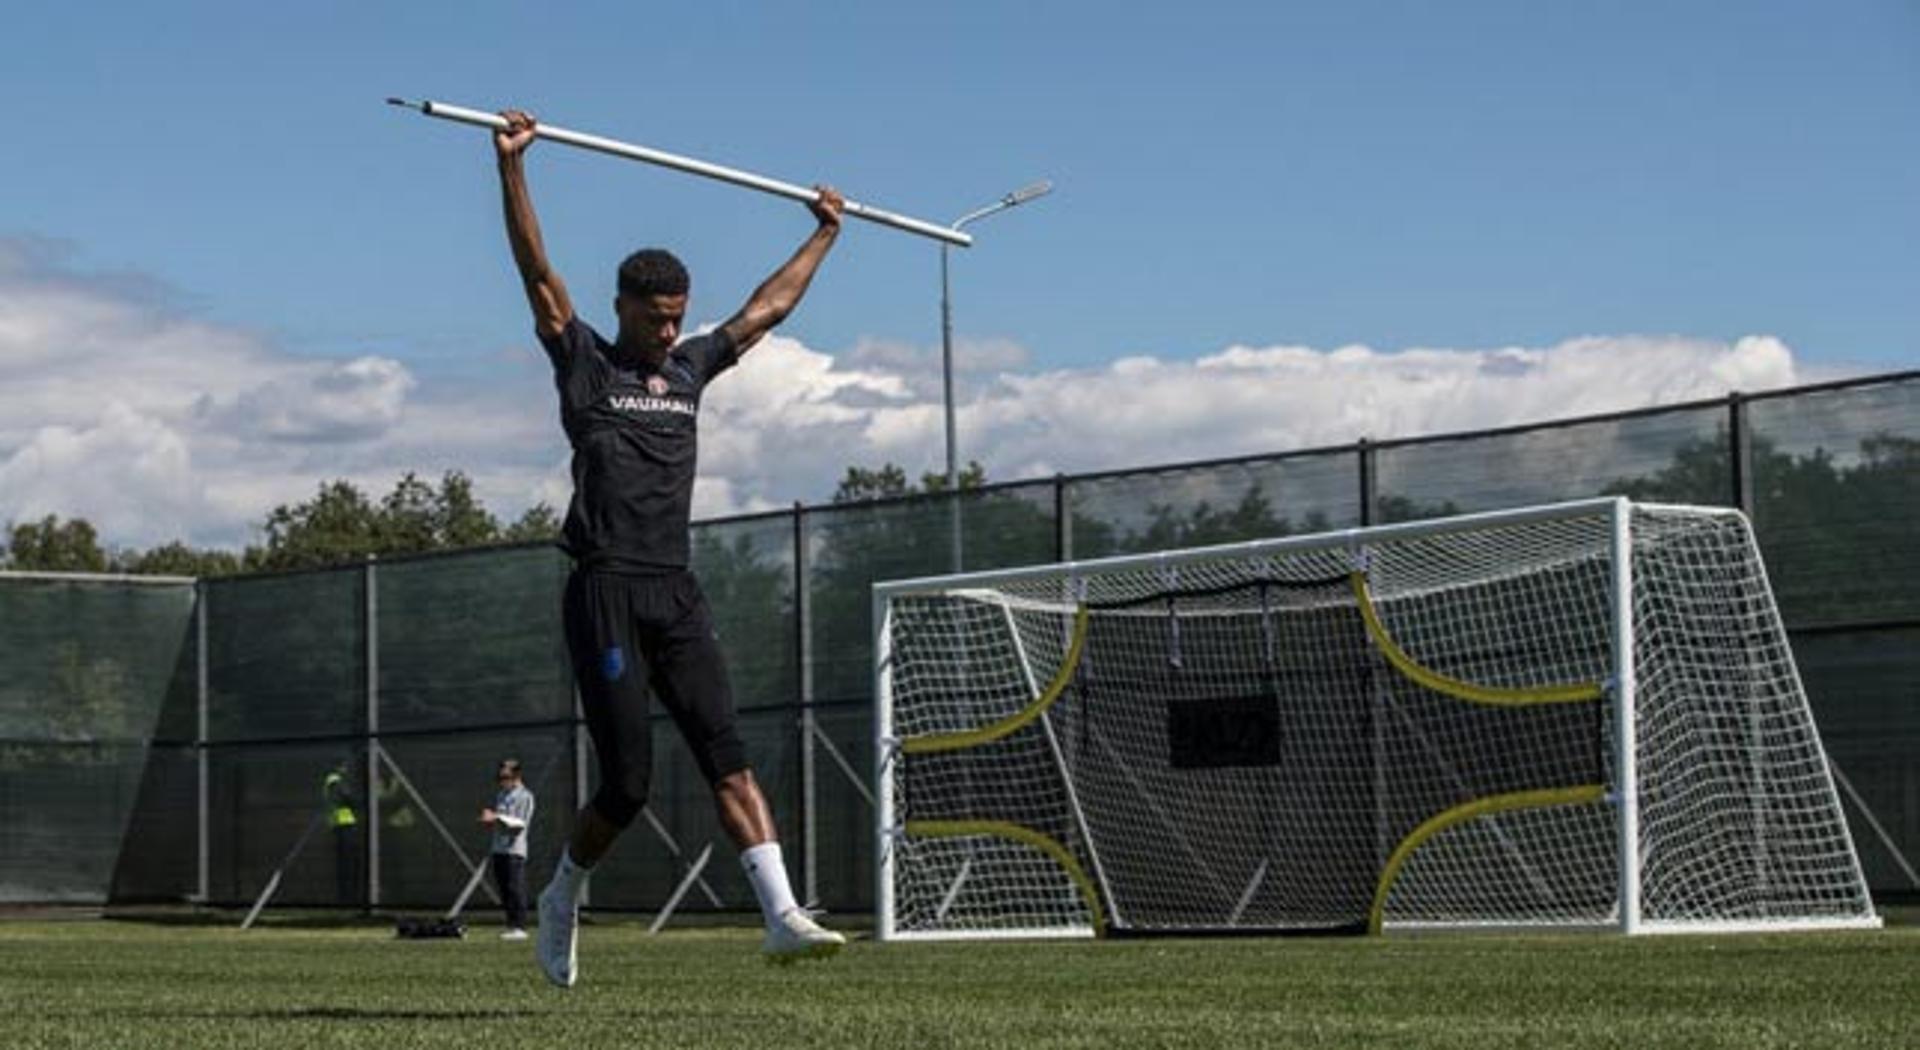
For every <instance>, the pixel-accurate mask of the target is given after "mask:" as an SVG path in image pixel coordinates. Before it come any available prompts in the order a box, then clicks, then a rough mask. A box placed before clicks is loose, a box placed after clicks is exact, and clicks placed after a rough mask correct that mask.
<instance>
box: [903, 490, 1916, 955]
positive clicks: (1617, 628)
mask: <svg viewBox="0 0 1920 1050" xmlns="http://www.w3.org/2000/svg"><path fill="white" fill-rule="evenodd" d="M1635 508H1640V509H1643V510H1647V511H1656V512H1658V511H1669V512H1684V513H1687V514H1697V515H1726V516H1731V517H1734V518H1738V519H1740V522H1741V525H1742V527H1743V528H1745V529H1746V530H1747V534H1748V536H1749V538H1750V537H1751V528H1750V526H1749V525H1747V523H1746V521H1745V516H1744V515H1743V514H1742V513H1741V512H1740V511H1738V510H1734V509H1729V508H1721V507H1691V506H1676V505H1664V504H1657V503H1636V502H1633V501H1630V500H1628V499H1626V498H1624V497H1606V498H1599V499H1585V500H1576V501H1570V502H1565V503H1556V504H1551V505H1543V506H1535V507H1526V508H1520V509H1513V510H1500V511H1490V512H1484V513H1476V514H1465V515H1458V516H1453V517H1447V518H1436V519H1429V520H1422V521H1414V522H1405V523H1397V524H1390V525H1376V526H1365V527H1356V528H1348V529H1341V530H1337V531H1331V532H1324V533H1317V534H1313V535H1301V536H1287V537H1282V538H1276V539H1264V540H1254V541H1248V542H1242V543H1232V544H1221V545H1217V546H1209V547H1196V548H1189V549H1182V550H1169V551H1160V552H1154V553H1148V554H1136V555H1125V556H1119V557H1111V558H1101V559H1092V560H1085V561H1067V562H1060V563H1054V564H1047V565H1038V566H1027V567H1021V568H1013V569H1002V570H993V571H985V572H972V573H957V574H950V575H941V576H929V577H918V578H912V579H902V580H894V581H887V582H881V583H876V584H874V586H873V593H872V612H873V621H872V622H873V631H874V635H873V644H874V648H873V652H874V689H875V698H876V705H875V741H874V788H875V792H874V795H875V800H876V807H875V808H876V813H877V820H876V835H875V859H876V863H875V874H876V882H875V895H874V906H875V920H876V921H875V936H876V939H878V940H882V941H895V940H899V941H906V940H965V939H1006V938H1053V937H1092V936H1096V935H1099V934H1100V933H1102V932H1103V931H1102V930H1098V929H1095V928H1094V927H1092V926H1088V925H1084V924H1080V925H1071V926H1046V927H1024V928H1021V927H1009V928H999V927H996V928H993V929H985V930H982V929H967V930H960V929H955V930H938V931H926V930H910V929H903V928H901V927H900V926H899V925H898V924H897V922H896V918H897V913H896V907H895V904H896V902H895V885H896V862H897V859H898V858H897V854H898V852H899V851H898V850H897V849H896V846H897V844H898V843H899V842H900V841H901V840H902V838H903V837H904V835H905V829H904V827H903V826H901V825H900V824H899V820H898V816H897V814H896V803H895V789H894V776H893V771H894V764H895V763H896V762H898V761H900V760H901V756H902V750H901V743H902V742H901V740H900V739H899V738H898V737H896V735H895V728H894V688H893V676H894V667H893V659H892V657H893V650H892V627H893V602H894V601H895V600H896V599H899V598H902V597H907V596H914V595H928V594H934V593H949V592H953V591H955V590H958V589H962V588H989V587H996V586H1001V585H1006V584H1011V583H1016V582H1025V581H1035V580H1045V579H1059V580H1063V581H1071V580H1074V579H1076V578H1079V577H1082V576H1086V575H1091V574H1095V573H1103V572H1113V571H1138V570H1173V569H1176V568H1178V567H1180V566H1182V565H1186V564H1189V563H1195V562H1203V561H1205V562H1218V561H1220V560H1222V559H1228V558H1238V557H1252V556H1262V555H1275V554H1285V553H1297V552H1307V551H1346V552H1353V554H1354V556H1355V557H1356V558H1361V559H1363V558H1364V554H1363V553H1362V552H1363V549H1364V547H1365V546H1366V545H1367V544H1371V543H1377V542H1384V541H1388V540H1402V539H1412V538H1417V537H1423V536H1433V535H1437V534H1444V533H1458V532H1463V531H1467V530H1472V529H1476V528H1482V527H1489V526H1514V525H1523V524H1528V523H1533V522H1547V521H1557V520H1562V519H1568V518H1576V517H1579V518H1595V517H1597V516H1599V515H1603V514H1604V515H1606V516H1607V517H1608V518H1609V519H1610V522H1611V528H1612V536H1611V544H1610V554H1611V588H1610V589H1611V603H1612V607H1611V618H1612V623H1611V629H1612V631H1613V638H1614V639H1615V640H1616V644H1614V646H1613V653H1612V667H1611V678H1610V679H1609V680H1608V681H1607V682H1605V683H1604V689H1605V690H1606V695H1607V703H1608V709H1609V711H1610V718H1611V722H1612V725H1611V735H1612V742H1613V768H1612V769H1611V770H1610V773H1611V775H1612V777H1613V783H1612V785H1611V786H1610V787H1609V790H1608V792H1607V794H1606V797H1605V801H1606V802H1607V803H1609V804H1611V805H1612V806H1613V807H1614V809H1615V810H1616V812H1617V819H1616V821H1615V826H1616V829H1617V835H1616V836H1615V840H1616V841H1615V851H1616V854H1617V861H1618V872H1619V879H1618V890H1617V893H1618V896H1617V904H1616V907H1615V909H1614V914H1613V915H1612V916H1611V917H1610V921H1609V922H1608V923H1607V926H1606V927H1605V928H1612V929H1617V930H1618V931H1619V932H1621V933H1624V934H1655V933H1676V932H1705V933H1725V932H1748V931H1766V932H1776V931H1783V930H1804V929H1875V928H1879V927H1880V925H1881V920H1880V918H1879V916H1878V915H1877V914H1876V913H1874V912H1873V909H1872V905H1871V901H1870V898H1869V899H1868V901H1867V907H1866V912H1865V914H1860V915H1838V916H1802V917H1790V918H1782V919H1772V918H1769V919H1758V920H1752V919H1727V920H1715V919H1703V920H1696V919H1687V920H1681V921H1668V920H1658V919H1648V918H1646V917H1644V916H1643V915H1642V908H1641V887H1642V861H1643V859H1644V858H1643V855H1642V843H1641V841H1640V838H1641V824H1640V822H1641V812H1640V810H1641V797H1640V784H1639V773H1640V770H1639V765H1640V757H1639V755H1638V752H1637V739H1636V723H1637V718H1638V714H1637V709H1636V692H1637V688H1638V683H1637V682H1636V681H1635V674H1634V660H1635V652H1636V646H1635V644H1634V643H1635V637H1634V632H1635V624H1634V619H1635V615H1634V604H1633V592H1634V558H1633V557H1632V552H1633V539H1634V537H1633V511H1634V510H1635ZM1759 572H1760V579H1761V580H1762V581H1765V579H1766V576H1765V569H1764V565H1762V566H1760V569H1759ZM1770 592H1771V589H1770V586H1769V597H1768V605H1769V607H1770V608H1771V607H1772V599H1771V593H1770ZM1787 660H1788V664H1789V666H1790V667H1791V669H1792V674H1793V677H1794V679H1795V680H1796V681H1798V680H1799V670H1798V668H1797V666H1792V665H1791V653H1790V651H1789V653H1788V656H1787ZM1808 717H1809V719H1811V713H1810V712H1809V714H1808ZM1043 724H1044V723H1043ZM1809 725H1810V726H1811V723H1809ZM1050 732H1051V730H1049V733H1050ZM1816 739H1817V736H1816ZM1819 750H1820V754H1819V770H1820V771H1821V772H1822V773H1823V774H1824V777H1825V786H1826V790H1827V791H1828V792H1829V793H1832V795H1833V799H1834V810H1835V812H1836V813H1837V812H1838V811H1839V803H1838V795H1837V793H1836V792H1835V788H1834V777H1833V770H1832V766H1831V764H1830V762H1829V760H1828V759H1827V757H1826V753H1825V749H1824V747H1822V748H1820V749H1819ZM1068 787H1069V794H1070V793H1071V785H1070V784H1069V786H1068ZM1072 804H1073V809H1074V810H1075V811H1076V813H1077V812H1078V810H1079V804H1078V800H1077V799H1074V800H1072ZM1079 819H1081V820H1082V821H1083V822H1084V819H1085V818H1084V815H1081V816H1080V818H1079ZM1840 834H1841V835H1843V836H1844V841H1845V844H1846V847H1847V849H1848V851H1849V853H1850V855H1851V859H1852V865H1853V872H1854V875H1855V877H1856V878H1859V880H1860V882H1859V884H1860V886H1861V887H1862V889H1861V893H1862V894H1863V895H1864V894H1865V893H1866V891H1865V889H1864V887H1865V880H1864V878H1863V877H1861V869H1860V863H1859V856H1858V852H1857V850H1855V849H1854V845H1853V839H1852V833H1851V831H1850V830H1849V829H1847V828H1846V825H1845V821H1844V818H1842V819H1841V822H1840ZM1093 877H1094V878H1098V877H1099V876H1098V874H1097V873H1096V874H1095V875H1094V876H1093ZM1095 921H1096V923H1098V922H1099V919H1098V916H1097V915H1096V918H1095ZM1389 925H1390V926H1391V927H1392V928H1411V927H1414V926H1425V925H1428V924H1420V923H1407V924H1399V923H1390V924H1389ZM1552 926H1553V928H1565V925H1564V924H1562V923H1558V922H1555V923H1553V924H1552Z"/></svg>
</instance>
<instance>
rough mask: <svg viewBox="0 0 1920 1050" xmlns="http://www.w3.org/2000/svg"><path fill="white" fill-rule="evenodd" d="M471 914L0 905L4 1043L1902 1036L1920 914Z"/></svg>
mask: <svg viewBox="0 0 1920 1050" xmlns="http://www.w3.org/2000/svg"><path fill="white" fill-rule="evenodd" d="M497 932H498V931H497V930H495V929H491V928H488V927H484V926H483V927H476V928H475V929H474V931H473V933H472V934H470V935H469V939H468V940H465V941H426V942H413V941H408V942H402V941H396V940H394V939H393V937H392V935H391V932H390V931H389V930H387V929H383V928H372V927H358V928H346V929H331V930H328V929H294V928H287V927H269V928H261V929H255V930H253V931H250V932H247V933H242V932H240V931H239V930H237V929H234V928H232V927H230V926H227V927H208V926H177V925H176V926H167V925H149V924H141V923H132V922H75V921H67V922H27V921H22V922H10V923H0V1005H4V1006H5V1007H6V1021H5V1028H4V1033H5V1036H6V1039H5V1042H6V1045H7V1047H9V1048H10V1050H11V1048H20V1047H55V1046H58V1047H106V1046H126V1047H153V1046H195V1047H198V1046H209V1047H270V1048H275V1050H282V1048H293V1047H309V1046H378V1047H383V1048H401V1047H476V1046H511V1047H526V1048H534V1050H547V1048H551V1050H582V1048H590V1047H615V1046H618V1047H727V1048H729V1050H732V1048H739V1047H757V1048H769V1050H771V1048H775V1047H788V1046H808V1047H835V1048H841V1047H913V1048H921V1047H926V1048H938V1047H963V1046H996V1047H1000V1046H1003V1047H1086V1048H1097V1050H1113V1048H1116V1047H1134V1046H1142V1047H1196V1048H1198V1047H1204V1048H1207V1050H1214V1048H1218V1047H1236V1046H1246V1047H1280V1046H1316V1047H1317V1046H1336V1047H1343V1046H1355V1047H1359V1046H1366V1047H1377V1046H1420V1047H1470V1048H1473V1050H1490V1048H1494V1047H1508V1046H1513V1047H1520V1046H1525V1047H1549V1046H1550V1047H1588V1046H1594V1047H1599V1046H1606V1047H1636V1048H1638V1047H1666V1046H1672V1047H1740V1048H1752V1047H1773V1046H1781V1047H1785V1046H1818V1047H1854V1046H1859V1047H1866V1046H1874V1047H1880V1046H1885V1047H1893V1046H1913V1045H1916V1044H1917V1043H1920V929H1916V928H1911V927H1909V928H1895V929H1889V930H1886V931H1882V932H1877V933H1844V934H1803V935H1785V936H1741V937H1670V938H1647V939H1637V940H1627V939H1624V938H1621V937H1617V936H1608V935H1598V934H1593V935H1526V936H1519V935H1515V936H1476V935H1459V936H1452V935H1449V936H1420V937H1414V936H1393V937H1387V938H1384V939H1342V940H1212V941H1110V942H1101V943H1088V942H1069V943H1047V944H1041V943H1022V944H911V945H885V946H882V945H878V944H874V943H872V942H869V941H856V942H855V943H854V944H852V945H850V946H849V947H848V949H847V950H846V951H845V952H843V953H842V954H841V955H840V956H839V957H838V958H835V959H831V960H826V961H820V962H809V963H803V964H797V965H794V966H791V967H774V966H769V965H767V964H765V963H763V962H762V961H761V960H760V958H759V957H758V955H757V949H758V933H757V931H747V930H744V929H722V930H697V931H684V932H669V933H666V934H663V935H661V936H659V937H654V938H650V937H647V936H646V935H645V931H644V927H642V926H641V925H639V924H638V923H614V924H601V925H596V926H593V927H590V928H588V929H586V930H585V931H584V932H583V935H582V942H581V951H580V956H581V971H582V977H581V984H580V986H579V987H577V988H575V989H574V990H572V991H570V992H563V991H559V990H557V989H553V988H550V987H548V986H547V984H546V982H545V981H544V980H543V979H541V977H540V976H539V974H538V973H537V971H536V970H535V969H534V967H533V963H532V954H531V953H532V948H531V946H530V945H528V944H524V943H522V944H512V943H502V942H500V941H498V940H497V939H496V936H495V935H496V934H497Z"/></svg>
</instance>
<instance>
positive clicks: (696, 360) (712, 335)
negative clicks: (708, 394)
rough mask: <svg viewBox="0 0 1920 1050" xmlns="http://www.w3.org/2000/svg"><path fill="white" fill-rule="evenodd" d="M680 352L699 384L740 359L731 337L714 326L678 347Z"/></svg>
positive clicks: (706, 382) (707, 381)
mask: <svg viewBox="0 0 1920 1050" xmlns="http://www.w3.org/2000/svg"><path fill="white" fill-rule="evenodd" d="M680 353H681V354H682V355H684V356H685V357H686V360H687V363H688V364H690V365H692V366H693V374H694V376H695V378H697V379H699V380H700V385H701V386H706V385H707V384H708V383H710V382H712V381H713V377H714V376H717V375H719V374H720V373H722V372H724V371H726V370H727V369H729V368H732V367H733V363H734V362H735V361H738V360H740V351H739V349H738V348H736V347H735V346H734V345H733V337H732V336H730V335H728V334H727V330H726V329H725V328H716V329H714V330H713V331H711V332H708V333H707V334H705V335H697V336H694V337H693V338H692V339H689V340H687V341H686V342H685V343H684V344H682V345H681V347H680Z"/></svg>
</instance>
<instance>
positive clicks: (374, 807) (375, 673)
mask: <svg viewBox="0 0 1920 1050" xmlns="http://www.w3.org/2000/svg"><path fill="white" fill-rule="evenodd" d="M377 561H379V556H378V555H373V554H369V555H367V563H366V566H365V567H364V568H363V569H362V575H361V585H362V586H363V587H365V588H366V594H365V595H364V596H363V597H364V601H365V609H366V615H365V617H364V619H365V630H366V635H367V636H366V639H365V643H366V654H367V658H366V665H367V740H366V745H367V746H366V755H367V821H366V824H367V832H366V835H365V836H363V837H362V839H361V841H362V844H363V846H364V847H365V849H366V851H367V902H366V907H367V909H369V910H371V909H373V908H375V907H378V906H379V904H380V754H381V752H380V597H379V580H378V578H377V569H376V567H375V564H374V563H375V562H377ZM425 805H426V803H425V802H424V801H422V802H421V806H422V807H423V808H424V807H425ZM342 903H346V902H342Z"/></svg>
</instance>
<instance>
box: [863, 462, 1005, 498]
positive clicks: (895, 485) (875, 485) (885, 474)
mask: <svg viewBox="0 0 1920 1050" xmlns="http://www.w3.org/2000/svg"><path fill="white" fill-rule="evenodd" d="M955 480H956V481H958V482H959V486H960V490H961V491H962V492H965V491H967V490H969V489H977V488H980V487H981V486H983V485H985V484H986V483H987V468H986V467H983V466H981V465H980V461H979V460H969V461H968V462H967V466H966V469H964V470H962V471H960V472H959V474H958V476H957V477H956V478H955ZM945 491H947V476H946V474H944V473H940V474H936V473H934V472H933V471H927V472H926V473H924V474H922V475H920V483H919V484H918V485H915V484H913V483H912V482H910V481H908V480H907V472H906V469H905V468H904V467H901V466H899V465H897V464H893V463H883V464H881V465H880V466H879V467H877V468H874V469H871V470H869V469H867V468H865V467H848V468H847V473H846V475H845V476H844V477H842V478H841V479H840V485H839V487H838V488H835V489H834V490H833V502H835V503H860V502H863V501H866V500H876V499H893V498H895V497H898V496H916V495H919V494H921V493H923V492H924V493H935V492H945Z"/></svg>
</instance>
